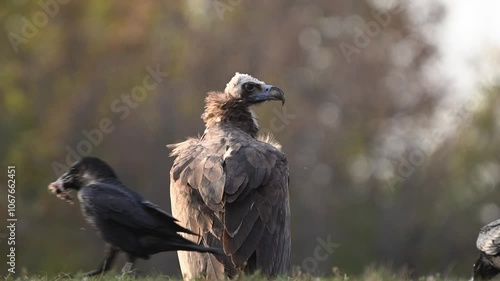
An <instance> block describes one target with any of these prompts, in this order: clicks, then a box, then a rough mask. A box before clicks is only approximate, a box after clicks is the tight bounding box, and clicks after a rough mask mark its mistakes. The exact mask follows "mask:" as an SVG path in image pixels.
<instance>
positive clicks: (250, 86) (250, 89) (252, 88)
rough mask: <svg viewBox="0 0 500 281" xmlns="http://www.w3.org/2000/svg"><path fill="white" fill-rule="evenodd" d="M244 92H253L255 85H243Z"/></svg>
mask: <svg viewBox="0 0 500 281" xmlns="http://www.w3.org/2000/svg"><path fill="white" fill-rule="evenodd" d="M245 90H247V91H249V92H252V91H253V90H255V85H254V84H252V83H246V84H245Z"/></svg>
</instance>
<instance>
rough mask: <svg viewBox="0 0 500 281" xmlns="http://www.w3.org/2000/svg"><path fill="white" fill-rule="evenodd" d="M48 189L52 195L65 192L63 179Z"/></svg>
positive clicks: (59, 179) (53, 183) (51, 184)
mask: <svg viewBox="0 0 500 281" xmlns="http://www.w3.org/2000/svg"><path fill="white" fill-rule="evenodd" d="M48 189H49V191H50V192H51V193H52V194H59V193H63V192H64V191H65V189H64V186H63V182H62V180H61V178H58V179H57V180H56V181H55V182H52V183H50V184H49V187H48Z"/></svg>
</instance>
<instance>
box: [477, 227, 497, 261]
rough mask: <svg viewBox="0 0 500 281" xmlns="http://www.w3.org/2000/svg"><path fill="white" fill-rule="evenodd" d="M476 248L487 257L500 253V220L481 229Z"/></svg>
mask: <svg viewBox="0 0 500 281" xmlns="http://www.w3.org/2000/svg"><path fill="white" fill-rule="evenodd" d="M476 246H477V248H478V249H479V250H480V251H482V252H484V253H486V254H488V255H496V254H498V253H500V220H496V221H494V222H491V223H489V224H487V225H485V226H483V227H482V228H481V230H480V231H479V236H478V237H477V241H476Z"/></svg>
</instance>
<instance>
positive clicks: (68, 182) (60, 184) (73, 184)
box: [48, 157, 116, 201]
mask: <svg viewBox="0 0 500 281" xmlns="http://www.w3.org/2000/svg"><path fill="white" fill-rule="evenodd" d="M110 178H112V179H116V175H115V172H114V171H113V169H112V168H111V167H110V166H109V165H108V164H107V163H106V162H104V161H102V160H101V159H99V158H96V157H83V158H82V159H80V160H79V161H77V162H75V163H74V164H73V165H72V166H71V167H70V168H69V170H68V171H67V172H66V173H64V174H62V175H61V176H60V177H59V178H58V179H57V180H56V181H55V182H53V183H51V184H49V187H48V189H49V191H50V192H51V193H53V194H55V195H57V197H59V198H60V199H63V200H67V201H71V197H70V196H69V191H70V190H79V189H80V188H81V187H83V186H85V185H88V184H91V183H92V182H96V181H101V180H103V179H110Z"/></svg>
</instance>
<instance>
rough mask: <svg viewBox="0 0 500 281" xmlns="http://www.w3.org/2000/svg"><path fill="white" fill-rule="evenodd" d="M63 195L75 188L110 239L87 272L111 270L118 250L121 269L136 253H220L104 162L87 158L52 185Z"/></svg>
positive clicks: (129, 264) (127, 266)
mask: <svg viewBox="0 0 500 281" xmlns="http://www.w3.org/2000/svg"><path fill="white" fill-rule="evenodd" d="M49 190H50V191H51V192H52V193H54V194H57V195H58V197H59V198H61V199H65V200H69V199H70V197H68V192H69V190H76V191H77V196H78V199H79V201H80V205H81V209H82V213H83V216H84V218H85V220H86V221H87V222H88V223H89V224H90V225H92V226H93V227H94V228H95V229H96V230H97V232H98V233H99V234H100V235H101V236H102V238H103V239H104V241H105V242H106V246H105V257H104V260H103V262H102V263H101V264H100V265H99V267H98V268H97V269H96V270H93V271H90V272H87V273H85V275H86V276H92V275H96V274H101V273H103V272H105V271H107V270H109V269H110V267H111V266H112V263H113V261H114V259H115V257H116V254H117V253H118V252H119V251H123V252H125V253H126V254H127V260H128V262H127V263H126V264H125V266H124V267H123V271H129V270H130V269H131V267H132V266H133V263H134V261H135V260H136V259H137V258H143V259H148V258H149V256H150V255H153V254H156V253H159V252H165V251H199V252H209V253H215V254H217V253H220V252H221V251H220V250H218V249H215V248H206V247H203V246H201V245H197V244H195V243H193V242H191V241H189V240H187V239H185V238H183V237H182V236H180V235H179V234H178V232H180V233H189V234H193V235H196V234H195V233H193V232H192V231H190V230H188V229H186V228H183V227H181V226H180V225H178V224H177V223H176V221H177V220H176V219H175V218H174V217H172V216H171V215H170V214H168V213H167V212H165V211H163V210H161V209H160V208H159V207H158V206H157V205H155V204H153V203H151V202H149V201H147V200H145V199H143V198H142V197H141V196H140V195H139V194H138V193H136V192H134V191H132V190H130V189H128V188H127V187H126V186H125V185H124V184H123V183H122V182H121V181H120V180H119V179H118V177H117V176H116V174H115V172H114V171H113V169H112V168H111V167H110V166H109V165H108V164H106V163H105V162H104V161H102V160H100V159H98V158H94V157H85V158H82V159H81V160H80V161H78V162H76V163H75V164H73V166H71V168H70V169H69V171H67V172H66V173H65V174H63V175H62V176H60V177H59V178H58V179H57V180H56V181H55V182H53V183H51V184H50V185H49Z"/></svg>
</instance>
